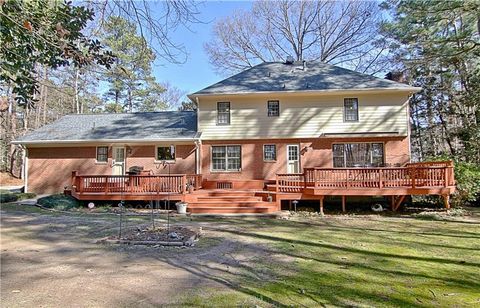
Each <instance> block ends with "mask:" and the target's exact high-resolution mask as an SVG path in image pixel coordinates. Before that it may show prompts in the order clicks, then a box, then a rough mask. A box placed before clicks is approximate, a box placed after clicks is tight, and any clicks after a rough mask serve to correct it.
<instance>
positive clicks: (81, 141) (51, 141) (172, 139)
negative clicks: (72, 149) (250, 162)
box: [12, 137, 200, 145]
mask: <svg viewBox="0 0 480 308" xmlns="http://www.w3.org/2000/svg"><path fill="white" fill-rule="evenodd" d="M197 140H200V138H197V137H194V138H165V139H140V140H139V139H89V140H82V139H79V140H34V141H21V140H20V141H12V144H25V145H28V144H58V143H67V144H68V143H151V142H175V141H192V142H195V141H197Z"/></svg>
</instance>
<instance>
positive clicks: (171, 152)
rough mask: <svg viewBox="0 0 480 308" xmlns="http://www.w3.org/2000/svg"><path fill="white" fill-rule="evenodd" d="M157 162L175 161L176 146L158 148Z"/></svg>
mask: <svg viewBox="0 0 480 308" xmlns="http://www.w3.org/2000/svg"><path fill="white" fill-rule="evenodd" d="M156 152H157V153H156V155H155V160H157V161H165V160H175V146H159V147H157V150H156Z"/></svg>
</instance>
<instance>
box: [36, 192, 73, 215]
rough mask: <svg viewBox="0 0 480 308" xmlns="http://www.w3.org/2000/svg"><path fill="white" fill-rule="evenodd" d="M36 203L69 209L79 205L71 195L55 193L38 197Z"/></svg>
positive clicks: (57, 208) (64, 209)
mask: <svg viewBox="0 0 480 308" xmlns="http://www.w3.org/2000/svg"><path fill="white" fill-rule="evenodd" d="M37 203H38V204H40V205H41V206H43V207H46V208H49V209H55V210H62V211H66V210H71V209H74V208H79V207H81V203H80V202H79V201H78V200H77V199H75V198H74V197H72V196H68V195H64V194H56V195H51V196H46V197H43V198H40V199H38V201H37Z"/></svg>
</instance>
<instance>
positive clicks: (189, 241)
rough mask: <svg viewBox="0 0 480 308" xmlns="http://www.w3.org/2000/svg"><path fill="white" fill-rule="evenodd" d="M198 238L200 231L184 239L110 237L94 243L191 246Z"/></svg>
mask: <svg viewBox="0 0 480 308" xmlns="http://www.w3.org/2000/svg"><path fill="white" fill-rule="evenodd" d="M199 238H200V233H195V234H194V235H192V236H190V237H189V238H187V239H186V240H184V241H140V240H127V239H111V238H110V237H105V238H101V239H99V240H96V241H95V243H96V244H125V245H148V246H176V247H181V246H185V247H191V246H193V245H194V244H195V242H196V241H197V240H198V239H199Z"/></svg>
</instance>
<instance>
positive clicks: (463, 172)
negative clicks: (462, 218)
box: [452, 162, 480, 206]
mask: <svg viewBox="0 0 480 308" xmlns="http://www.w3.org/2000/svg"><path fill="white" fill-rule="evenodd" d="M455 181H456V182H457V191H456V192H455V194H454V195H453V197H452V203H453V204H454V205H456V206H457V205H464V204H465V203H470V204H472V205H475V204H476V205H478V203H479V198H480V166H478V165H475V164H471V163H465V162H456V163H455Z"/></svg>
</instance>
